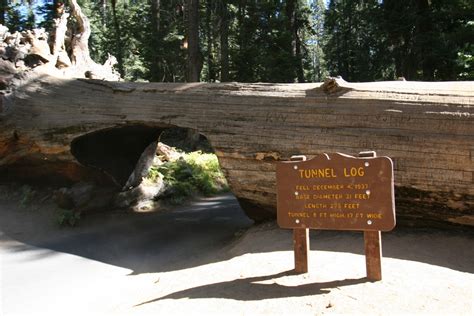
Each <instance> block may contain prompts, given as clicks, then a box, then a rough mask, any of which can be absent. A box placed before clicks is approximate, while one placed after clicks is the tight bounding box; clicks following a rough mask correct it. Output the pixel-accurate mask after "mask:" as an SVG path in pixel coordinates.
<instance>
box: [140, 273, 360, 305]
mask: <svg viewBox="0 0 474 316" xmlns="http://www.w3.org/2000/svg"><path fill="white" fill-rule="evenodd" d="M294 274H295V273H294V271H293V270H290V271H284V272H280V273H278V274H274V275H263V276H258V277H251V278H244V279H236V280H232V281H226V282H219V283H213V284H206V285H202V286H198V287H194V288H190V289H186V290H183V291H179V292H175V293H171V294H168V295H165V296H162V297H157V298H155V299H152V300H149V301H145V302H141V303H139V304H136V305H135V307H138V306H142V305H146V304H150V303H154V302H157V301H160V300H165V299H180V298H189V299H199V298H224V299H233V300H238V301H260V300H266V299H276V298H289V297H303V296H313V295H320V294H327V293H329V292H330V290H331V289H335V288H339V287H343V286H348V285H355V284H361V283H365V282H369V280H368V279H367V278H360V279H345V280H337V281H331V282H322V283H310V284H303V285H297V286H286V285H281V284H278V283H277V281H276V280H275V279H278V278H280V277H286V276H291V275H294ZM259 282H270V283H259Z"/></svg>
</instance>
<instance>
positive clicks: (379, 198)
mask: <svg viewBox="0 0 474 316" xmlns="http://www.w3.org/2000/svg"><path fill="white" fill-rule="evenodd" d="M276 174H277V218H278V224H279V226H280V227H282V228H290V229H293V242H294V253H295V271H296V272H297V273H305V272H307V271H308V252H309V229H310V228H312V229H334V230H360V231H364V245H365V255H366V268H367V278H368V279H370V280H373V281H378V280H381V279H382V273H381V257H382V254H381V249H382V247H381V234H380V232H381V231H390V230H392V229H393V227H395V199H394V184H393V163H392V160H391V159H390V158H388V157H376V154H375V152H363V153H360V154H359V157H352V156H348V155H344V154H339V153H332V154H322V155H318V156H316V157H314V158H313V159H311V160H306V157H305V156H294V157H292V160H291V161H286V162H281V163H278V164H277V172H276Z"/></svg>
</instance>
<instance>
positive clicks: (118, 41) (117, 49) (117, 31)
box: [112, 0, 124, 77]
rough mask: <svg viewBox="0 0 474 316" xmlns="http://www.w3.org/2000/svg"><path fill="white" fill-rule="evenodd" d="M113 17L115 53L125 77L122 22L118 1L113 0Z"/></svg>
mask: <svg viewBox="0 0 474 316" xmlns="http://www.w3.org/2000/svg"><path fill="white" fill-rule="evenodd" d="M112 18H113V20H114V29H115V54H116V57H117V62H118V63H117V66H118V70H119V72H120V75H121V76H122V77H123V75H124V69H123V56H122V40H121V39H120V34H121V31H120V23H119V20H118V17H117V1H116V0H112Z"/></svg>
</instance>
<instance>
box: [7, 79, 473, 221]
mask: <svg viewBox="0 0 474 316" xmlns="http://www.w3.org/2000/svg"><path fill="white" fill-rule="evenodd" d="M14 85H15V92H14V94H13V95H10V96H3V97H2V102H1V104H0V125H1V126H2V128H1V129H0V179H6V178H7V177H13V178H14V179H21V178H32V177H41V179H42V180H45V179H46V178H47V177H52V178H54V179H59V178H63V179H70V180H72V181H78V180H80V179H84V178H90V177H93V176H94V177H96V178H100V179H101V180H103V181H105V180H106V179H108V178H113V179H115V182H119V183H121V184H122V185H123V183H124V181H126V180H127V178H128V176H129V175H130V173H131V170H133V167H134V163H136V161H137V160H138V159H139V157H140V155H141V153H142V152H143V150H144V149H145V148H146V147H147V146H148V145H149V144H150V143H151V142H152V141H154V140H156V139H157V135H159V134H160V133H161V131H162V130H164V129H166V128H169V127H176V126H177V127H184V128H190V129H194V130H197V131H199V132H200V133H201V134H203V135H205V136H206V137H207V138H208V139H209V141H210V142H211V144H212V146H213V148H214V150H215V152H216V154H217V156H218V158H219V162H220V164H221V166H222V168H223V170H224V173H225V175H226V177H227V179H228V182H229V184H230V187H231V189H232V191H233V193H234V194H235V195H236V196H237V197H238V199H239V201H240V203H241V205H242V206H243V207H244V209H245V210H246V212H247V214H248V215H249V216H250V217H252V218H254V219H256V220H261V219H265V218H269V217H270V218H271V217H274V216H275V207H276V188H275V162H277V161H280V160H288V159H289V158H290V157H291V156H292V155H307V156H308V158H310V157H311V156H313V155H316V154H319V153H323V152H343V153H346V154H351V155H357V154H358V153H359V152H360V151H366V150H375V151H377V154H378V155H379V156H389V157H392V158H393V160H394V162H395V184H396V186H397V188H396V202H397V212H398V218H399V219H401V220H406V221H408V222H409V223H410V224H415V225H419V224H423V223H429V222H433V223H447V222H450V223H460V224H466V225H471V226H472V225H474V185H473V184H474V164H473V160H472V159H473V156H474V152H473V148H472V144H473V142H472V140H473V139H474V124H473V123H474V110H473V109H474V107H473V105H474V103H473V100H474V99H473V97H474V95H473V91H474V83H472V82H447V83H423V82H403V81H400V82H376V83H347V82H344V81H342V80H340V79H332V80H328V81H327V82H326V83H324V84H271V85H269V84H241V83H227V84H204V83H194V84H192V83H191V84H164V83H161V84H160V83H149V84H140V83H112V82H106V81H99V80H61V79H57V78H54V77H49V76H45V75H44V74H43V75H39V74H38V75H36V76H33V75H30V77H23V79H21V81H20V80H19V79H18V80H17V81H16V82H15V83H14ZM132 136H136V137H135V138H133V137H132ZM125 149H129V152H127V153H125V154H121V152H119V150H125ZM116 150H117V151H116ZM108 154H110V156H107V155H108ZM130 162H131V163H130ZM113 164H115V166H112V165H113ZM125 166H131V167H130V168H131V169H130V168H129V167H127V168H129V169H128V171H127V170H126V169H127V168H125ZM110 182H113V181H110Z"/></svg>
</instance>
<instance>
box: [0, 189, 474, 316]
mask: <svg viewBox="0 0 474 316" xmlns="http://www.w3.org/2000/svg"><path fill="white" fill-rule="evenodd" d="M224 202H225V203H228V204H225V205H224V204H223V205H224V207H220V204H222V203H224ZM236 205H237V204H236V202H235V200H233V198H232V197H228V196H224V197H216V198H211V199H201V200H198V201H196V202H195V203H194V204H190V205H187V206H185V207H184V208H183V207H179V208H177V209H175V210H168V211H166V212H163V214H160V213H156V214H153V215H150V214H148V215H146V216H148V217H146V218H145V219H143V218H144V217H143V216H145V215H144V214H138V215H137V214H130V213H123V212H110V213H107V214H98V215H94V216H90V217H87V218H85V219H83V220H81V223H80V226H79V227H76V228H59V227H58V226H57V225H56V224H55V223H54V219H55V218H56V216H57V211H56V210H55V209H54V205H53V204H52V202H51V201H50V199H49V198H48V194H47V193H45V192H42V193H36V194H35V196H34V198H32V199H31V200H30V201H25V193H24V191H22V190H21V189H18V188H16V189H11V188H9V187H6V186H0V256H1V257H0V282H1V283H0V284H1V287H0V315H14V316H16V315H50V316H51V315H170V314H171V315H200V314H202V315H210V314H217V315H228V314H230V315H322V314H331V315H333V314H336V315H340V314H342V315H473V301H474V294H473V287H474V278H473V272H474V248H473V241H474V233H473V232H472V231H468V230H459V231H458V230H439V229H438V230H435V229H416V228H406V227H405V228H404V227H397V228H396V229H395V230H394V231H393V232H390V233H384V234H382V241H383V253H384V258H383V262H382V269H383V280H382V281H379V282H369V281H368V280H367V279H366V278H365V257H364V256H363V236H362V233H359V232H335V231H311V253H310V272H309V273H307V274H302V275H295V274H294V273H293V272H292V269H293V252H292V235H291V231H289V230H283V229H280V228H278V227H277V225H276V224H275V223H274V222H269V223H265V224H261V225H252V224H251V222H250V221H248V220H247V219H245V216H244V215H243V213H241V211H240V210H236V209H237V207H236ZM196 206H199V208H197V209H196V208H195V207H196ZM219 207H220V208H219ZM206 208H208V209H211V208H214V209H213V212H214V213H210V214H211V215H212V216H214V218H215V220H214V221H210V220H206V223H207V226H205V227H204V226H202V225H203V223H201V222H199V221H198V220H196V221H194V222H195V223H194V222H193V218H194V217H193V216H196V215H195V214H196V213H192V212H191V210H192V211H193V212H195V211H198V210H199V211H201V212H205V211H206ZM230 211H231V212H234V213H236V212H240V213H239V214H238V216H240V217H241V218H240V217H239V219H235V218H232V222H235V221H240V222H239V224H238V225H235V226H229V227H232V228H228V229H227V228H226V229H225V230H228V231H227V232H226V231H225V230H214V226H213V225H216V226H217V225H222V224H221V223H223V221H225V220H226V219H229V218H230V217H229V214H228V212H230ZM226 212H227V213H226ZM165 214H168V215H166V216H168V218H169V220H172V221H174V222H183V223H187V222H189V223H193V225H194V226H189V229H178V231H174V230H170V231H169V234H168V235H166V236H164V237H163V236H161V237H160V238H162V239H160V240H161V241H164V245H168V246H169V247H168V248H166V247H164V246H161V247H164V248H166V251H163V252H160V251H158V250H156V249H155V250H154V251H155V252H154V257H150V252H149V250H150V249H149V248H153V247H154V246H153V244H149V243H145V244H143V245H142V246H143V247H141V246H139V245H140V244H141V243H143V242H142V241H141V240H136V241H135V240H134V238H135V236H136V231H134V233H133V235H132V234H131V233H130V234H129V233H127V232H128V231H127V229H130V226H131V225H134V227H136V230H140V231H141V232H145V234H144V235H143V238H149V239H150V238H155V235H153V234H154V231H160V230H162V229H163V228H162V226H160V223H162V220H163V216H165ZM193 214H194V215H193ZM173 216H174V217H173ZM233 216H234V215H233ZM137 218H138V219H139V220H140V222H138V221H137ZM204 219H205V217H204ZM145 223H147V225H149V226H147V225H145ZM183 227H188V226H183ZM185 230H186V231H189V232H188V233H186V232H185ZM120 234H122V236H124V237H123V238H120ZM127 234H129V235H127ZM203 234H207V235H206V236H205V237H206V238H204V239H203V238H201V237H202V236H201V235H203ZM223 234H227V235H225V236H224V235H223ZM219 236H220V237H219ZM222 236H224V237H225V238H224V237H222ZM228 236H231V237H230V238H228ZM107 238H109V239H111V241H109V242H108V243H106V244H101V243H102V241H103V240H107ZM59 241H61V245H67V247H66V246H64V247H63V248H61V247H62V246H61V247H60V246H58V244H55V242H59ZM178 241H179V243H178ZM206 243H212V247H211V246H209V247H208V245H207V244H206ZM84 245H87V246H84ZM101 245H102V246H103V247H102V246H101ZM155 245H158V242H157V243H156V244H155ZM159 245H162V244H159ZM100 247H102V248H100ZM156 247H158V246H156ZM76 248H77V249H79V248H80V249H82V250H81V251H75V249H76ZM115 248H119V249H118V250H117V251H114V252H113V253H111V254H110V255H106V254H104V253H107V252H108V251H109V250H110V251H111V250H113V249H115ZM142 248H143V249H142ZM145 248H146V249H145ZM177 248H179V250H180V251H181V252H176V251H175V250H176V249H177ZM94 251H95V252H99V253H98V254H94ZM127 255H128V259H127V260H128V261H127V260H125V259H123V258H121V256H124V257H125V256H127ZM155 255H156V256H155ZM150 258H151V259H150ZM165 259H166V260H165ZM151 261H153V262H160V265H159V266H154V267H153V269H139V268H137V267H143V266H141V265H140V264H141V263H143V262H151ZM131 262H133V264H131Z"/></svg>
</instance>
